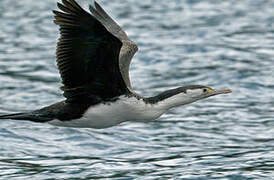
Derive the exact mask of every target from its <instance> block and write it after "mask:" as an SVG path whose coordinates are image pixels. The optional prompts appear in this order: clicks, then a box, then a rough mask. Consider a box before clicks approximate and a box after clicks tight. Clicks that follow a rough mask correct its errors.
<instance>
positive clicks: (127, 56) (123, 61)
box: [89, 1, 138, 89]
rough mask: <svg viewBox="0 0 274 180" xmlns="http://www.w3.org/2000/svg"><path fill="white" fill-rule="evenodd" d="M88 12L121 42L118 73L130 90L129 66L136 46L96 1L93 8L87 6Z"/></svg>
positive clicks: (136, 48)
mask: <svg viewBox="0 0 274 180" xmlns="http://www.w3.org/2000/svg"><path fill="white" fill-rule="evenodd" d="M89 10H90V12H91V13H92V14H93V15H94V17H95V18H96V19H97V20H98V21H100V22H101V23H102V24H103V25H104V26H105V27H106V29H107V30H108V31H109V32H110V33H111V34H113V35H114V36H116V37H117V38H119V39H120V40H121V41H122V43H123V45H122V48H121V50H120V55H119V65H120V71H121V73H122V77H123V79H124V81H125V83H126V85H127V87H128V88H130V89H131V83H130V78H129V66H130V62H131V59H132V57H133V56H134V54H135V53H136V52H137V50H138V47H137V45H136V44H135V43H134V42H133V41H131V40H130V39H129V38H128V36H127V34H126V33H125V31H123V29H122V28H121V27H120V26H119V25H118V24H117V23H116V22H115V21H114V20H113V19H112V18H111V17H110V16H109V15H108V14H107V13H106V12H105V10H104V9H103V8H102V7H101V6H100V5H99V4H98V3H97V2H96V1H94V6H89Z"/></svg>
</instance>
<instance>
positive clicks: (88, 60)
mask: <svg viewBox="0 0 274 180" xmlns="http://www.w3.org/2000/svg"><path fill="white" fill-rule="evenodd" d="M62 3H63V4H61V3H57V5H58V7H59V9H60V10H62V11H63V12H59V11H53V12H54V14H55V20H54V22H55V23H56V24H57V25H59V26H60V33H61V37H60V38H59V42H58V45H57V52H56V55H57V66H58V69H59V72H60V74H61V78H62V82H63V84H64V86H63V87H62V89H63V90H64V91H65V92H64V96H65V97H66V98H67V99H69V100H70V99H77V98H83V97H84V98H85V97H86V96H88V97H91V98H95V99H96V98H97V99H98V98H100V99H103V100H104V99H109V98H113V97H116V96H119V95H122V94H126V93H127V92H128V89H127V87H126V85H125V82H124V81H123V78H122V75H121V72H120V70H119V53H120V49H121V46H122V42H121V41H120V40H119V39H118V38H117V37H115V36H113V35H112V34H111V33H110V32H109V31H108V30H107V29H106V28H105V27H104V25H102V24H101V23H100V22H99V21H98V20H97V19H95V18H94V16H92V15H91V14H89V13H88V12H86V11H85V10H84V9H82V8H81V7H80V6H79V5H78V4H77V3H76V2H75V0H62Z"/></svg>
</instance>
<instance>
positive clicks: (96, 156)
mask: <svg viewBox="0 0 274 180" xmlns="http://www.w3.org/2000/svg"><path fill="white" fill-rule="evenodd" d="M81 3H82V4H87V1H81ZM100 4H102V6H103V7H105V9H106V10H107V11H108V12H109V13H110V14H111V16H112V17H114V18H115V19H116V21H118V22H119V23H120V24H121V26H122V27H123V28H124V29H125V30H126V31H127V32H128V34H129V36H130V37H131V39H132V40H134V41H135V42H136V43H137V44H138V46H139V52H138V53H137V54H136V56H135V57H134V60H133V62H132V66H131V79H132V84H133V87H134V89H135V90H136V91H137V92H138V93H140V94H142V95H144V96H151V95H154V94H157V93H159V92H161V91H163V90H166V89H169V88H174V87H177V86H183V85H189V84H201V85H207V86H211V87H214V88H216V89H222V88H229V89H232V90H233V93H232V94H229V95H223V96H218V97H213V98H209V99H206V100H202V101H200V102H197V103H194V104H191V105H189V106H184V107H180V108H176V109H173V110H170V111H169V112H168V113H166V114H165V115H163V116H162V117H161V118H159V119H158V120H156V121H153V122H150V123H147V124H144V123H124V124H122V125H119V126H116V127H112V128H108V129H104V130H93V129H73V128H60V127H54V126H51V125H48V124H35V123H32V122H23V121H22V122H18V121H11V120H2V121H0V178H1V179H30V178H33V179H96V178H109V179H119V180H120V179H187V180H188V179H196V180H198V179H199V180H201V179H202V180H204V179H244V180H246V179H272V178H273V177H274V173H273V172H274V138H273V137H274V92H273V89H274V74H273V71H274V64H273V56H274V51H273V49H274V43H273V42H274V31H273V28H274V26H273V22H274V13H273V12H274V1H268V0H256V1H254V0H241V1H238V0H228V1H218V0H174V1H163V0H155V1H154V0H153V1H152V0H146V1H138V0H116V1H106V0H104V1H100ZM52 9H56V1H55V0H44V1H32V0H20V1H11V0H1V1H0V20H1V21H0V27H1V28H0V84H1V86H0V112H1V113H10V112H18V111H24V110H30V109H36V108H40V107H43V106H45V105H48V104H51V103H54V102H57V101H59V100H62V99H63V97H62V95H61V93H62V92H61V90H59V89H58V88H59V87H60V86H61V84H60V78H59V74H58V70H57V69H56V65H55V46H56V42H57V38H58V28H57V27H56V26H55V25H54V24H53V23H52V20H53V15H52V13H51V10H52Z"/></svg>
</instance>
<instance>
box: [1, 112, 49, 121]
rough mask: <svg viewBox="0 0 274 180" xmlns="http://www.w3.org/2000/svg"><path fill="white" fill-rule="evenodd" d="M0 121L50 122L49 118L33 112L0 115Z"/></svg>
mask: <svg viewBox="0 0 274 180" xmlns="http://www.w3.org/2000/svg"><path fill="white" fill-rule="evenodd" d="M0 119H14V120H28V121H33V122H47V121H50V120H52V119H51V118H48V117H43V116H41V115H39V114H36V113H33V112H28V113H14V114H3V115H0Z"/></svg>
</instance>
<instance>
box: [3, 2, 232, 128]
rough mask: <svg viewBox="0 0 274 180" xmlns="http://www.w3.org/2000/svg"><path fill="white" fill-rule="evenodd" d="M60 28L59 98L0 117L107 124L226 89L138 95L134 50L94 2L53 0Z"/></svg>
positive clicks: (144, 117) (147, 116) (154, 114)
mask: <svg viewBox="0 0 274 180" xmlns="http://www.w3.org/2000/svg"><path fill="white" fill-rule="evenodd" d="M57 6H58V8H59V11H56V10H53V13H54V14H55V16H54V23H55V24H57V25H58V26H59V27H60V38H59V40H58V44H57V50H56V62H57V67H58V69H59V73H60V75H61V79H62V84H63V86H62V87H61V89H62V90H63V92H64V93H63V95H64V97H65V100H63V101H61V102H57V103H55V104H52V105H50V106H46V107H44V108H41V109H38V110H34V111H29V112H22V113H16V114H5V115H1V116H0V119H14V120H29V121H33V122H39V123H45V122H47V123H50V124H53V125H56V126H65V127H79V128H108V127H111V126H115V125H118V124H120V123H122V122H126V121H142V122H147V121H150V120H153V119H156V118H158V117H160V116H161V115H162V114H163V113H165V112H167V111H168V110H169V109H171V108H174V107H178V106H182V105H185V104H189V103H192V102H195V101H197V100H200V99H205V98H207V97H210V96H215V95H218V94H225V93H230V92H231V90H214V89H212V88H210V87H207V86H201V85H189V86H184V87H178V88H175V89H171V90H167V91H164V92H162V93H160V94H158V95H156V96H153V97H148V98H147V97H142V96H140V95H139V94H137V93H136V92H134V91H133V89H132V87H131V83H130V78H129V65H130V62H131V59H132V57H133V56H134V54H135V53H136V52H137V50H138V47H137V45H136V44H135V43H134V42H133V41H131V40H130V39H129V38H128V36H127V34H126V33H125V32H124V31H123V30H122V28H121V27H120V26H119V25H118V24H117V23H116V22H115V21H114V20H113V19H112V18H111V17H110V16H109V15H108V14H107V13H106V12H105V10H104V9H103V8H102V7H101V6H100V5H99V4H98V3H97V2H96V1H94V3H93V5H90V6H89V10H90V12H87V11H86V10H84V9H83V8H82V7H81V6H80V5H79V4H78V3H77V2H76V1H75V0H62V3H57Z"/></svg>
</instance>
